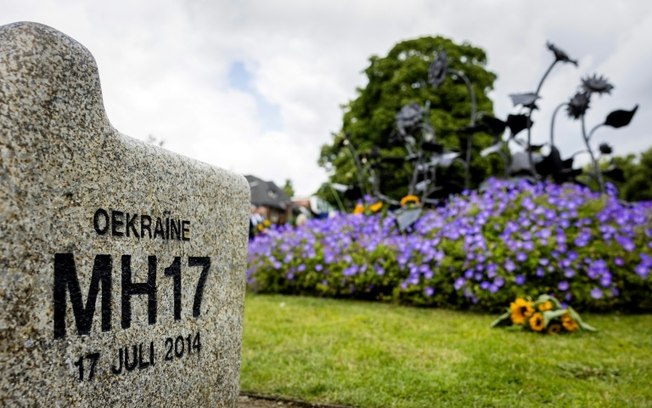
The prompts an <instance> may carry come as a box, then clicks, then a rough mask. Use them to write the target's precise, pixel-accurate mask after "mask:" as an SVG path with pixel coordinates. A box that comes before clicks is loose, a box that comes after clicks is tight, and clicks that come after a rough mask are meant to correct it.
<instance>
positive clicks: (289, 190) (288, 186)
mask: <svg viewBox="0 0 652 408" xmlns="http://www.w3.org/2000/svg"><path fill="white" fill-rule="evenodd" d="M282 189H283V191H285V194H287V195H288V197H290V198H292V197H294V185H292V180H290V179H285V184H283V187H282Z"/></svg>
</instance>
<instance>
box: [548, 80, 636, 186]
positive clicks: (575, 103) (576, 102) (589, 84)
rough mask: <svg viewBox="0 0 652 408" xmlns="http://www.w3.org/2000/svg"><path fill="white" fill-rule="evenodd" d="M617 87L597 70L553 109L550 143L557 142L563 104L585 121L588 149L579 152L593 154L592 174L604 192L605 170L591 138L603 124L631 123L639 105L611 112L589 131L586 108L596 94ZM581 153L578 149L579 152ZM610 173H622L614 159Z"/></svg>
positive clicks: (602, 148) (571, 115)
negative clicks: (556, 118)
mask: <svg viewBox="0 0 652 408" xmlns="http://www.w3.org/2000/svg"><path fill="white" fill-rule="evenodd" d="M613 89H614V86H613V85H612V84H611V83H610V82H609V80H608V79H607V78H606V77H604V76H602V75H598V74H593V75H590V76H586V77H584V78H582V80H581V82H580V86H579V91H578V92H577V93H576V94H575V95H573V97H571V98H570V100H569V101H568V102H565V103H562V104H560V105H559V106H557V108H556V109H555V111H554V112H553V115H552V120H551V122H550V123H551V124H550V144H551V145H554V124H555V117H556V115H557V112H558V111H559V109H560V108H562V107H564V106H565V107H566V112H567V114H568V117H569V118H570V119H573V120H579V121H580V123H581V129H582V139H583V140H584V144H585V146H586V150H583V151H580V152H578V153H584V152H585V153H588V154H589V156H590V157H591V163H592V165H593V173H592V174H590V176H592V177H593V178H594V179H595V181H596V183H597V184H598V189H599V190H600V192H601V193H604V192H605V182H604V177H603V172H602V170H601V169H600V163H599V161H598V158H596V155H595V152H594V149H593V148H592V147H591V138H592V137H593V135H594V133H595V132H596V130H598V129H599V128H601V127H603V126H610V127H612V128H614V129H618V128H621V127H624V126H627V125H629V123H630V122H631V121H632V118H633V117H634V114H635V113H636V110H637V109H638V105H636V106H634V108H633V109H632V110H629V111H628V110H624V109H619V110H615V111H613V112H611V113H609V114H608V115H607V117H606V119H605V120H604V122H602V123H599V124H597V125H595V126H594V127H593V128H592V129H591V130H590V131H589V132H587V131H586V119H585V118H586V112H587V111H588V109H589V107H590V105H591V98H592V96H593V95H605V94H610V93H611V91H612V90H613ZM598 150H599V151H600V153H601V154H602V156H605V155H610V154H611V153H612V151H613V150H612V148H611V146H609V145H607V144H605V143H602V144H600V146H599V147H598ZM576 154H577V153H576ZM609 171H610V174H611V173H613V174H616V175H618V174H619V171H618V169H614V168H613V163H611V165H610V167H609Z"/></svg>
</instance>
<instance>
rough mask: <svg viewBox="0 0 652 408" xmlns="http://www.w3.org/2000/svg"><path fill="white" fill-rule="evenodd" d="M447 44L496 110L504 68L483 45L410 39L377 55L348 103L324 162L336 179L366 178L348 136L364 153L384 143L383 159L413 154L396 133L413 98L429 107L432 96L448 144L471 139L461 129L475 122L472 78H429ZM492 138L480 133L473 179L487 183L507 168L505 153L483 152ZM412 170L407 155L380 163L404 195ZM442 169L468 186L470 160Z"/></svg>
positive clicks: (396, 193) (386, 189)
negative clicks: (491, 66) (493, 63)
mask: <svg viewBox="0 0 652 408" xmlns="http://www.w3.org/2000/svg"><path fill="white" fill-rule="evenodd" d="M442 51H444V52H445V53H446V54H447V56H448V71H449V72H452V71H461V72H463V73H464V74H465V75H466V77H467V78H468V79H469V80H470V82H471V84H472V86H473V89H474V91H475V94H476V98H477V110H478V112H481V113H485V114H489V115H491V114H492V113H493V103H492V101H491V100H490V99H489V98H488V96H487V93H488V92H489V91H490V90H491V89H492V88H493V83H494V81H495V79H496V75H495V74H494V73H492V72H490V71H488V70H487V69H486V68H485V65H486V61H487V58H486V54H485V52H484V51H483V50H482V49H480V48H477V47H475V46H472V45H470V44H468V43H463V44H456V43H454V42H453V41H451V40H450V39H447V38H444V37H439V36H438V37H423V38H418V39H414V40H407V41H402V42H400V43H398V44H396V45H395V46H394V47H393V48H392V49H391V50H390V51H389V53H388V54H387V56H385V57H378V56H372V57H371V58H370V59H369V66H368V67H367V69H365V71H364V72H365V74H366V76H367V79H368V83H367V85H366V86H364V87H362V88H358V89H357V94H358V95H357V97H356V98H355V99H353V100H352V101H350V102H349V103H348V104H346V105H345V106H344V116H343V120H342V128H341V131H340V132H339V133H337V134H334V135H333V142H332V143H331V144H327V145H324V146H322V149H321V154H320V158H319V164H320V165H321V166H323V167H325V168H326V169H327V170H330V171H332V175H331V177H330V180H329V181H330V182H331V183H338V184H345V185H356V184H359V183H358V177H357V173H356V165H355V162H354V160H353V158H352V155H351V154H350V152H349V151H348V150H347V149H346V148H343V146H342V141H343V139H344V135H346V136H347V138H348V140H349V141H350V142H351V144H352V145H354V146H355V148H356V149H357V150H358V152H359V153H360V154H361V156H363V157H364V156H365V155H367V154H370V153H371V152H372V150H373V149H374V147H377V148H378V151H379V153H380V157H381V158H382V159H386V158H388V157H390V158H391V157H405V155H406V150H405V147H404V146H403V145H402V144H401V143H400V142H399V143H397V142H396V140H395V136H396V133H397V131H396V114H397V112H399V111H400V110H401V108H402V107H403V106H405V105H408V104H411V103H418V104H419V105H421V106H425V104H426V101H429V104H430V109H429V120H430V125H431V126H432V128H433V129H434V131H435V141H436V142H437V143H440V144H443V145H444V146H445V147H446V148H447V149H451V150H456V151H460V152H461V151H463V150H464V146H465V143H466V142H465V140H466V139H465V138H464V137H463V135H462V134H461V133H460V132H459V130H460V129H462V128H464V127H466V126H468V125H469V119H470V115H471V103H470V101H471V99H470V96H469V92H468V90H467V87H466V85H465V83H464V82H463V81H462V80H460V79H459V77H458V78H457V79H455V77H454V76H451V75H449V76H448V77H447V79H446V80H445V81H444V82H443V83H442V84H441V85H440V86H438V87H437V88H434V87H433V86H431V85H429V84H428V82H427V79H428V68H429V66H430V64H431V63H432V62H433V60H434V59H435V58H436V56H437V55H438V53H440V52H442ZM490 144H492V139H491V137H490V136H489V135H486V134H475V135H474V136H473V137H472V147H473V154H472V160H471V163H472V164H471V175H472V182H473V185H477V184H479V183H480V182H481V181H482V180H484V179H485V178H486V177H487V175H488V174H496V173H498V172H499V171H500V169H499V167H500V165H501V164H500V160H499V159H498V158H496V157H490V158H481V157H480V156H479V151H480V150H481V149H482V148H484V147H487V146H489V145H490ZM412 169H413V168H412V165H411V163H409V162H407V161H388V160H381V162H380V164H379V166H378V167H377V169H376V171H377V172H378V173H379V174H380V180H381V186H380V189H381V191H382V192H383V193H385V194H386V195H388V196H390V197H393V198H399V199H400V197H402V196H403V195H404V194H406V192H407V186H408V184H409V182H410V178H411V175H412ZM440 175H441V179H445V180H447V181H449V182H452V183H456V184H457V185H460V186H461V185H463V184H464V166H463V164H462V163H459V164H454V165H453V166H451V167H450V168H448V169H447V170H443V171H442V173H440ZM363 182H366V180H363ZM322 191H323V192H324V194H323V196H324V198H325V199H327V200H328V199H330V198H332V194H327V193H326V191H325V189H322Z"/></svg>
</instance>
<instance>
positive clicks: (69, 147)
mask: <svg viewBox="0 0 652 408" xmlns="http://www.w3.org/2000/svg"><path fill="white" fill-rule="evenodd" d="M248 213H249V187H248V184H247V182H246V180H245V179H244V177H242V176H239V175H235V174H232V173H230V172H227V171H224V170H221V169H218V168H215V167H212V166H209V165H207V164H204V163H200V162H197V161H194V160H191V159H188V158H185V157H182V156H179V155H176V154H174V153H171V152H168V151H166V150H164V149H161V148H158V147H156V146H152V145H148V144H145V143H142V142H139V141H137V140H135V139H131V138H129V137H126V136H124V135H122V134H120V133H119V132H117V131H116V130H115V129H113V127H112V126H111V125H110V123H109V121H108V119H107V117H106V114H105V111H104V107H103V103H102V94H101V90H100V84H99V77H98V73H97V67H96V64H95V61H94V59H93V57H92V55H91V54H90V52H89V51H88V50H86V48H84V47H83V46H82V45H80V44H79V43H77V42H76V41H75V40H73V39H71V38H70V37H67V36H66V35H64V34H62V33H60V32H58V31H56V30H55V29H53V28H50V27H47V26H44V25H40V24H36V23H15V24H10V25H6V26H2V27H0V253H1V254H2V255H1V258H0V370H1V371H2V377H1V378H0V406H79V407H86V406H98V407H104V406H106V407H112V406H156V407H159V406H160V407H165V406H174V407H177V406H211V407H220V406H234V404H235V402H236V398H237V395H238V389H239V369H240V346H241V341H242V318H243V304H244V290H245V277H244V273H245V269H246V254H247V227H248Z"/></svg>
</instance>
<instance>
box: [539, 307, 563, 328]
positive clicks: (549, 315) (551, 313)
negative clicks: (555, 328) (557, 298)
mask: <svg viewBox="0 0 652 408" xmlns="http://www.w3.org/2000/svg"><path fill="white" fill-rule="evenodd" d="M564 314H566V311H565V310H548V311H545V312H543V326H544V327H546V328H547V327H548V323H550V321H551V320H554V319H557V318H560V317H561V316H563V315H564Z"/></svg>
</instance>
